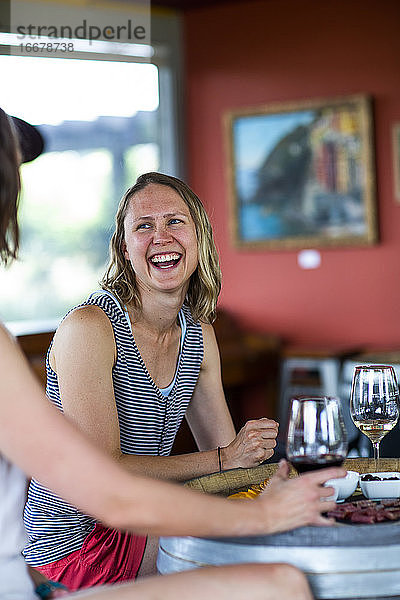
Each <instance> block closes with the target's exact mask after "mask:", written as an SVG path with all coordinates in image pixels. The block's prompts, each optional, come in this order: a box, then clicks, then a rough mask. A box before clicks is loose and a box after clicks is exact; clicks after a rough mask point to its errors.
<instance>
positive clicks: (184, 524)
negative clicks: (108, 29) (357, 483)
mask: <svg viewBox="0 0 400 600" xmlns="http://www.w3.org/2000/svg"><path fill="white" fill-rule="evenodd" d="M30 137H34V136H33V133H32V131H31V129H30V127H29V126H27V125H26V126H24V127H23V131H20V138H21V139H22V140H23V143H22V144H21V149H22V152H24V148H25V152H26V146H28V147H29V141H28V142H27V140H29V138H30ZM21 149H20V148H19V147H18V139H17V133H16V127H15V121H14V122H13V121H12V120H11V119H10V118H9V117H8V116H7V115H6V114H5V113H4V111H2V110H1V109H0V257H1V260H2V261H3V262H4V263H6V262H7V261H8V260H9V259H10V258H15V256H16V253H17V249H18V224H17V202H18V195H19V189H20V182H19V164H20V162H21V160H24V159H25V160H27V158H28V157H27V155H26V154H22V156H21ZM28 156H29V154H28ZM0 356H1V361H0V489H1V496H0V597H1V599H2V600H34V599H35V598H36V595H35V591H34V587H33V583H32V581H31V579H30V578H29V576H28V573H27V569H26V566H25V563H24V560H23V558H22V555H21V548H22V545H23V538H24V531H23V523H22V515H21V511H22V506H23V503H24V498H25V477H24V475H23V472H22V471H24V472H25V473H26V474H29V475H33V476H34V477H35V478H36V479H37V480H38V481H41V482H42V483H43V484H44V485H46V486H49V487H51V488H52V489H54V490H55V492H56V493H57V494H59V495H60V497H62V498H65V499H66V500H67V501H68V502H71V503H73V504H76V505H77V506H79V507H80V509H81V510H82V511H84V512H85V513H87V514H90V515H93V516H94V517H96V518H97V519H99V521H101V522H102V523H104V524H106V525H108V526H110V527H115V528H120V529H122V530H125V531H131V532H135V533H137V534H139V535H146V534H150V535H195V536H205V535H211V536H224V535H225V536H227V535H251V534H255V535H257V534H262V533H275V532H278V531H283V530H286V529H291V528H295V527H299V526H303V525H308V524H314V525H328V524H330V521H329V520H327V519H326V518H324V517H323V516H322V514H321V513H323V512H325V511H328V510H330V509H331V508H333V506H334V502H331V501H327V500H326V498H327V497H328V496H329V495H330V494H331V493H332V490H331V489H330V488H325V487H321V484H323V483H324V482H325V481H326V480H327V479H329V478H333V477H338V476H343V475H344V471H343V470H342V469H337V468H332V469H326V470H325V471H323V472H314V473H310V474H307V475H304V476H302V477H298V478H296V479H292V480H288V465H287V463H286V462H282V464H281V465H280V467H279V469H278V472H277V474H276V475H275V477H273V478H272V480H271V482H270V485H269V486H268V490H267V491H266V492H264V493H263V494H262V495H261V496H260V497H259V498H258V499H256V500H254V501H251V502H250V501H246V500H243V501H240V500H238V501H229V500H224V499H221V498H216V497H210V496H205V495H202V494H199V493H196V492H193V491H191V490H188V489H184V488H181V487H179V486H177V485H175V484H172V483H169V482H162V481H156V480H153V479H150V478H148V477H145V476H144V475H138V474H129V473H128V472H127V470H126V469H124V468H122V467H121V466H119V465H118V464H116V462H115V461H113V460H112V458H110V457H109V456H107V455H106V454H105V453H104V452H102V451H101V450H100V449H99V448H97V447H96V445H95V444H93V442H92V441H91V440H90V439H88V438H87V437H86V436H84V435H83V434H82V433H81V432H80V431H79V429H78V428H77V427H76V426H74V424H72V423H71V420H70V419H69V418H66V417H65V416H63V415H62V414H60V412H59V411H58V410H57V409H56V408H55V407H53V406H51V405H50V404H49V402H48V400H47V399H46V397H45V396H44V394H43V392H42V390H41V388H40V386H39V384H38V382H37V380H36V379H35V377H34V376H33V374H32V373H31V371H30V369H29V367H28V366H27V363H26V361H25V359H24V358H23V356H22V354H21V352H20V350H19V349H18V346H17V344H16V343H15V341H14V340H13V339H12V338H11V336H10V334H9V333H8V332H7V331H6V329H4V328H3V327H1V326H0ZM32 424H35V427H32ZM20 469H22V471H20ZM57 595H59V593H58V592H57V590H56V592H55V593H53V597H57ZM207 595H210V596H213V597H215V598H220V599H225V598H226V599H228V598H229V599H230V600H242V599H243V598H244V597H246V596H247V595H250V596H251V597H252V598H254V599H255V600H257V599H260V600H261V599H264V600H268V599H271V600H272V599H275V598H278V597H280V598H286V599H291V598H293V599H295V598H296V599H298V600H300V599H310V598H312V596H311V593H310V590H309V588H308V585H307V582H306V579H305V577H304V576H303V575H302V574H301V573H300V571H298V570H297V569H295V568H294V567H291V566H289V565H281V564H277V565H274V564H271V565H233V566H228V567H215V568H204V569H199V570H196V571H193V572H185V573H183V574H174V575H167V576H164V577H154V578H147V579H146V578H143V579H142V580H140V581H138V582H135V583H133V584H122V585H119V586H117V585H116V586H109V587H103V588H97V589H96V590H95V591H94V590H92V591H86V592H82V593H77V594H74V595H73V597H74V598H75V597H76V598H81V597H82V598H83V597H85V598H86V597H90V598H93V599H96V598H99V599H103V600H108V599H109V600H117V599H120V600H128V599H131V598H132V599H135V598H137V599H141V600H146V599H148V600H172V599H174V600H175V599H176V598H177V597H190V598H191V599H192V600H200V599H203V598H204V597H206V596H207Z"/></svg>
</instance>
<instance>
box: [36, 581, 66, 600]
mask: <svg viewBox="0 0 400 600" xmlns="http://www.w3.org/2000/svg"><path fill="white" fill-rule="evenodd" d="M55 589H61V590H67V589H68V588H66V587H65V585H63V584H62V583H58V581H46V582H45V583H40V584H39V585H37V586H36V587H35V593H36V595H37V596H39V598H41V600H48V598H50V596H51V594H52V593H53V592H54V590H55Z"/></svg>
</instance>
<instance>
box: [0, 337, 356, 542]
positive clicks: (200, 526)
mask: <svg viewBox="0 0 400 600" xmlns="http://www.w3.org/2000/svg"><path fill="white" fill-rule="evenodd" d="M0 356H1V361H0V450H1V452H2V453H3V454H4V455H5V456H6V457H7V458H8V459H9V460H11V461H12V462H14V463H16V464H17V465H18V466H20V467H21V468H22V469H23V470H24V471H25V472H26V473H27V474H29V475H31V476H34V477H35V478H36V479H38V480H39V481H41V482H42V483H43V484H44V485H46V486H48V487H49V488H51V489H52V490H54V491H55V492H56V493H57V494H59V495H60V496H61V497H63V498H65V499H66V500H67V501H68V502H71V503H72V504H74V505H76V506H78V507H79V508H80V509H81V510H83V511H84V512H86V513H88V514H91V515H93V516H94V517H96V518H97V519H99V520H101V521H102V522H104V523H106V524H107V525H109V526H111V527H119V528H121V529H125V530H130V531H135V532H137V533H142V534H150V535H195V536H196V535H197V536H207V535H215V536H219V535H222V536H223V535H243V534H249V535H250V534H261V533H272V532H276V531H282V530H284V529H286V528H288V526H289V527H299V526H301V525H307V524H325V523H327V520H326V519H323V517H321V512H325V511H328V510H330V509H332V508H333V507H334V506H335V503H334V502H330V501H321V498H324V497H327V496H329V495H330V494H332V489H331V488H321V483H323V482H324V481H326V480H327V479H330V478H334V477H340V476H343V475H344V471H343V470H342V469H335V468H331V469H325V470H323V471H316V472H313V473H309V474H307V475H304V476H303V477H299V478H297V479H296V480H289V481H286V477H287V473H285V472H283V471H284V469H285V466H283V467H281V470H280V471H281V473H280V475H279V476H278V477H277V478H276V483H275V485H274V486H273V487H272V488H271V491H270V493H269V494H266V495H265V497H261V498H260V500H257V501H247V500H244V501H240V500H237V501H228V500H224V499H222V498H217V497H210V496H208V495H203V494H200V493H197V492H194V491H191V490H189V489H185V488H181V487H180V486H178V485H176V484H173V483H168V482H164V481H156V480H152V479H149V478H147V477H144V476H138V475H135V476H133V475H130V474H129V473H127V472H126V470H125V469H122V468H120V467H119V466H118V465H117V464H116V463H115V462H114V461H113V460H112V459H111V458H110V457H108V456H107V455H106V454H104V453H103V452H101V451H100V450H99V449H98V448H97V447H96V446H95V445H93V444H92V443H91V441H90V440H89V439H87V438H86V437H85V436H84V435H82V433H81V432H80V431H79V430H78V429H77V428H76V427H75V426H74V425H72V424H71V423H70V420H69V419H68V418H65V417H63V415H62V414H60V412H59V411H58V410H57V409H56V408H55V407H53V406H51V405H50V403H49V401H48V400H47V399H46V397H45V396H44V394H43V392H42V391H41V389H40V386H39V384H38V382H37V381H36V379H35V378H34V376H33V375H32V374H31V372H30V369H29V367H28V365H27V364H26V361H25V360H24V358H23V357H22V354H21V352H20V351H19V349H18V347H17V345H16V344H15V342H13V341H12V340H11V338H10V336H9V335H8V334H7V333H6V331H5V330H4V329H2V328H1V327H0ZM178 507H179V509H178V510H177V508H178ZM293 507H294V508H296V507H300V508H296V510H294V508H293Z"/></svg>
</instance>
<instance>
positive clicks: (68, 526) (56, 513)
mask: <svg viewBox="0 0 400 600" xmlns="http://www.w3.org/2000/svg"><path fill="white" fill-rule="evenodd" d="M89 305H96V306H99V307H100V308H101V309H102V310H103V311H104V312H105V314H106V315H107V317H108V318H109V319H110V322H111V325H112V328H113V331H114V337H115V344H116V348H117V357H116V362H115V365H114V367H113V370H112V377H113V386H114V394H115V402H116V406H117V412H118V420H119V427H120V440H121V452H122V453H124V454H147V455H151V456H168V455H169V454H170V452H171V449H172V445H173V442H174V439H175V436H176V433H177V431H178V429H179V426H180V424H181V422H182V420H183V417H184V415H185V412H186V409H187V407H188V404H189V402H190V399H191V397H192V394H193V391H194V388H195V386H196V383H197V380H198V377H199V373H200V367H201V363H202V360H203V352H204V350H203V335H202V329H201V325H200V323H198V322H195V321H194V320H193V318H192V316H191V313H190V310H189V308H188V307H187V306H186V305H184V306H183V307H182V309H181V310H180V312H179V321H180V324H181V327H182V335H181V350H180V354H179V358H178V363H177V368H176V372H175V377H174V380H173V382H172V384H171V385H170V386H168V388H166V389H165V390H161V389H160V388H158V387H157V385H156V384H155V383H154V381H153V380H152V378H151V376H150V374H149V372H148V371H147V368H146V365H145V363H144V361H143V359H142V357H141V355H140V352H139V350H138V348H137V346H136V343H135V340H134V337H133V335H132V331H131V324H130V320H129V317H128V315H127V312H126V311H125V310H124V307H121V305H120V304H119V302H118V300H117V299H116V298H115V297H114V296H113V295H112V294H111V293H110V292H106V291H101V292H99V293H95V294H92V295H91V296H90V297H89V299H88V300H87V301H86V302H84V303H83V304H81V305H79V306H89ZM75 308H78V307H75ZM72 310H74V309H72ZM70 312H71V311H70ZM68 314H69V313H68ZM182 339H183V343H182ZM50 349H51V346H50V348H49V351H48V353H47V359H46V370H47V388H46V393H47V395H48V397H49V398H50V399H51V400H52V402H54V404H55V405H56V406H57V407H58V408H59V409H60V410H61V411H62V410H63V408H62V402H61V398H60V393H59V389H58V381H57V374H56V373H55V372H54V371H53V370H52V368H51V366H50V362H49V355H50ZM44 435H45V432H44ZM65 451H66V452H68V448H66V449H65ZM24 522H25V527H26V530H27V533H28V544H27V546H26V548H25V549H24V553H23V554H24V556H25V559H26V561H27V562H28V563H29V564H30V565H32V566H39V565H44V564H48V563H50V562H54V561H56V560H59V559H61V558H63V557H64V556H67V555H68V554H70V553H71V552H74V551H76V550H79V549H80V548H81V547H82V545H83V543H84V540H85V538H86V537H87V535H88V534H89V533H90V532H91V531H92V529H93V528H94V525H95V520H94V519H93V518H92V517H89V516H88V515H84V514H82V513H80V512H79V511H78V510H77V509H76V508H75V507H73V506H71V505H70V504H68V503H67V502H65V501H64V500H62V499H61V498H59V497H58V496H56V495H55V494H53V493H52V492H51V491H50V490H49V489H47V488H46V487H44V486H43V485H41V484H40V483H39V482H38V481H37V480H35V479H33V480H32V481H31V484H30V486H29V492H28V501H27V503H26V506H25V511H24Z"/></svg>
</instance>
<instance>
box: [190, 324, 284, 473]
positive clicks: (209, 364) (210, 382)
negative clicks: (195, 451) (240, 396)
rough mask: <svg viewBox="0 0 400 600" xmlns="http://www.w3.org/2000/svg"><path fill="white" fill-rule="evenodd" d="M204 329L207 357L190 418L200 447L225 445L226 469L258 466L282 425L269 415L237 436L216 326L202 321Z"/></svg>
mask: <svg viewBox="0 0 400 600" xmlns="http://www.w3.org/2000/svg"><path fill="white" fill-rule="evenodd" d="M202 330H203V342H204V359H203V363H202V366H201V370H200V376H199V379H198V382H197V385H196V388H195V391H194V394H193V397H192V399H191V401H190V404H189V407H188V409H187V411H186V420H187V422H188V424H189V427H190V429H191V431H192V433H193V436H194V438H195V440H196V443H197V446H198V448H199V450H207V449H210V448H215V447H216V446H221V459H222V466H223V468H225V469H233V468H235V467H247V468H249V467H254V466H257V465H259V464H260V463H261V462H263V461H264V460H267V459H268V458H270V457H271V456H272V455H273V449H274V448H275V446H276V436H277V434H278V424H277V423H276V422H275V421H273V420H272V419H267V418H264V419H256V420H252V421H248V422H247V423H246V424H245V425H244V427H242V429H241V430H240V432H239V433H238V435H237V436H236V432H235V428H234V426H233V422H232V418H231V415H230V412H229V409H228V406H227V403H226V400H225V394H224V390H223V387H222V378H221V361H220V355H219V350H218V345H217V340H216V338H215V333H214V329H213V327H212V325H207V324H202Z"/></svg>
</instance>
